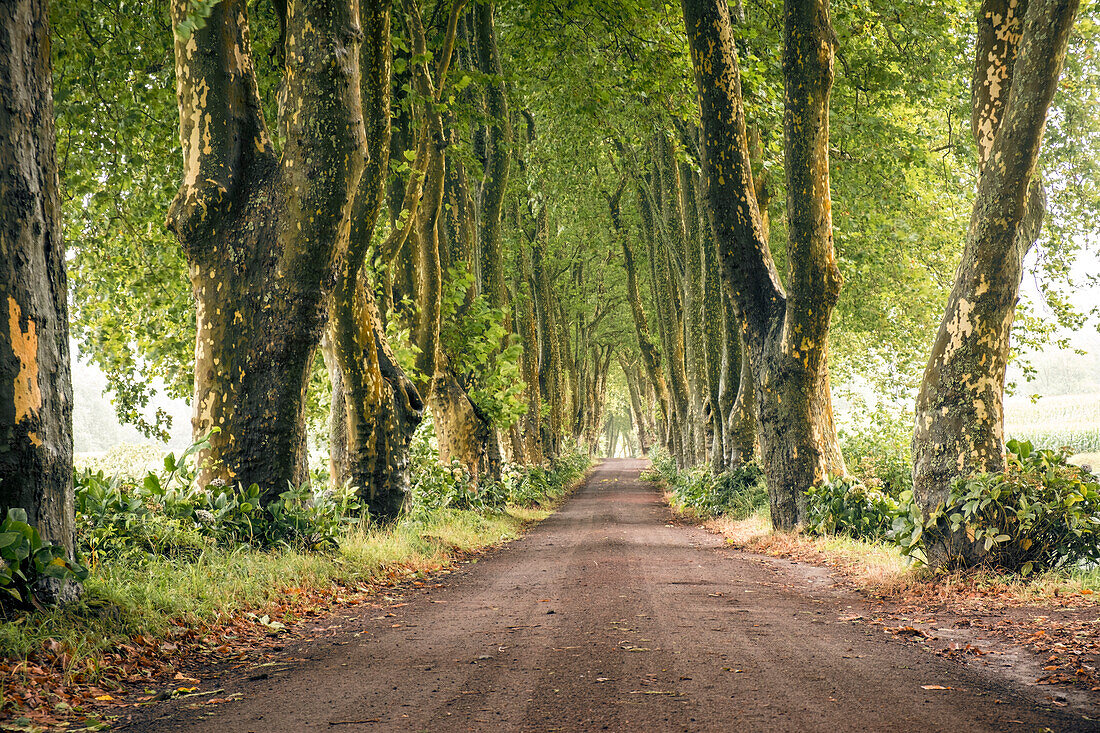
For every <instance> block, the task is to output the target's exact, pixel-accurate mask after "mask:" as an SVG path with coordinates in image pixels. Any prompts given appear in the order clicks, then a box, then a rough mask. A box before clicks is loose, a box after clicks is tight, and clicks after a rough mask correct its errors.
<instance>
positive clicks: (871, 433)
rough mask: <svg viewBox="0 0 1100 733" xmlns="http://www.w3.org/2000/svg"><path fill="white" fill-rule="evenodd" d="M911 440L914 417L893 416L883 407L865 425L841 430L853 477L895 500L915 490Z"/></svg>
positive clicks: (906, 414) (845, 455) (870, 416)
mask: <svg viewBox="0 0 1100 733" xmlns="http://www.w3.org/2000/svg"><path fill="white" fill-rule="evenodd" d="M912 437H913V418H912V414H909V413H905V414H901V415H899V414H894V413H892V412H889V411H887V410H886V409H884V408H880V409H879V410H878V411H876V412H873V413H871V414H870V415H869V417H868V421H867V423H866V424H865V425H863V426H861V427H858V428H854V429H853V428H849V429H842V430H840V431H839V439H840V447H841V451H842V452H843V453H844V462H845V463H846V464H847V466H848V470H849V471H851V472H852V475H853V476H854V477H855V478H857V479H858V480H859V482H860V483H862V484H863V485H864V486H866V487H868V488H871V489H882V490H883V491H884V492H886V493H887V494H889V495H890V496H892V497H894V498H895V499H896V498H898V497H900V496H901V493H902V492H903V491H908V490H909V489H912V488H913V465H912V452H911V450H910V446H909V443H910V440H911V439H912Z"/></svg>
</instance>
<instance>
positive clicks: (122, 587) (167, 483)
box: [0, 420, 589, 724]
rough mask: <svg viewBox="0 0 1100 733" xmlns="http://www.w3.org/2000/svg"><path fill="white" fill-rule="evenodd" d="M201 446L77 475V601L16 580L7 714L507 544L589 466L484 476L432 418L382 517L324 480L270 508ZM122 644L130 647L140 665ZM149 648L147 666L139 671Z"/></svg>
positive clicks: (3, 632) (90, 690)
mask: <svg viewBox="0 0 1100 733" xmlns="http://www.w3.org/2000/svg"><path fill="white" fill-rule="evenodd" d="M202 448H203V445H202V442H201V441H200V443H197V444H195V445H194V446H192V447H191V448H189V449H188V450H187V451H185V452H184V453H183V454H182V455H180V456H178V457H177V456H175V455H173V454H169V455H167V456H163V457H162V458H161V463H162V468H161V469H160V470H157V471H147V472H145V473H144V474H137V473H136V472H134V471H127V468H128V467H132V466H134V465H144V462H145V461H146V460H147V457H148V456H147V455H146V454H147V453H148V451H147V450H144V449H139V450H136V451H132V453H133V455H132V456H127V455H126V454H127V452H126V451H118V452H116V458H117V459H118V460H119V464H118V465H119V466H120V469H121V472H120V474H119V475H111V474H110V473H109V472H108V471H107V470H106V469H105V468H104V467H103V466H102V465H101V464H97V465H96V467H95V469H94V470H93V469H92V468H85V469H82V470H78V471H77V474H76V479H75V483H76V501H77V506H76V519H77V540H78V543H79V552H78V557H79V558H80V561H79V563H75V564H74V572H79V573H80V577H81V579H82V580H83V594H82V595H81V597H80V599H79V600H77V601H75V602H73V603H69V604H67V605H65V606H63V607H61V608H46V607H42V606H40V605H39V604H38V603H37V601H36V600H35V595H34V594H33V593H29V592H28V590H29V588H27V587H22V588H21V590H22V591H23V593H22V594H20V595H19V597H18V598H16V597H14V596H12V595H11V594H9V596H8V600H7V602H6V603H5V604H3V605H2V606H0V609H2V611H0V614H2V615H0V719H3V718H5V717H8V718H10V716H11V714H12V713H13V712H15V711H23V713H22V714H24V715H26V714H28V711H36V712H37V714H38V717H34V718H26V722H27V723H28V724H30V723H31V722H33V721H34V720H37V721H39V722H44V723H48V722H49V721H50V720H54V719H57V716H60V717H62V718H63V717H65V715H66V714H68V713H69V712H71V711H73V710H79V709H81V708H82V707H85V706H86V703H87V702H89V701H91V700H94V699H95V698H96V697H102V696H103V695H108V696H110V695H111V693H112V692H114V691H115V690H117V689H119V688H120V687H121V686H122V685H126V684H129V685H130V686H133V685H134V683H136V682H145V683H147V684H149V685H154V686H156V685H158V684H159V685H160V686H163V684H164V682H165V679H163V678H161V679H158V674H157V673H158V671H160V672H163V670H161V669H160V665H158V664H154V663H153V661H151V660H153V659H156V658H157V657H158V656H168V657H172V656H176V655H186V654H187V653H196V652H197V651H202V649H203V648H204V646H205V647H208V648H207V649H206V650H207V652H208V653H209V652H212V651H213V649H214V647H217V646H219V645H220V644H213V643H212V642H210V640H209V639H206V638H205V637H206V635H207V633H208V632H209V631H210V630H211V629H216V628H222V629H223V630H224V627H227V626H228V627H231V628H232V629H239V628H244V629H246V630H247V629H249V628H252V629H253V630H255V631H257V632H259V633H278V632H279V631H280V630H282V629H284V628H285V627H286V626H287V625H289V624H292V623H294V622H296V621H299V620H301V619H302V618H303V609H309V614H308V616H316V615H319V614H320V613H321V612H323V610H324V609H325V608H333V607H336V606H339V605H345V604H346V603H351V602H355V601H362V600H364V599H367V598H370V597H372V596H373V595H374V594H375V593H376V592H377V590H378V589H379V587H380V586H383V585H388V584H392V583H394V582H399V581H406V580H415V579H416V578H423V577H425V576H426V575H427V574H428V573H430V572H432V571H436V570H440V569H442V568H446V567H447V566H448V565H450V564H452V563H454V562H456V561H457V560H459V559H461V558H463V557H465V556H467V555H468V554H469V553H473V552H477V551H479V550H482V549H484V548H486V547H489V546H492V545H496V544H499V543H501V542H506V541H508V540H511V539H514V538H516V537H517V536H518V535H519V533H520V532H521V531H522V529H523V528H524V526H526V525H527V524H529V523H531V522H535V521H539V520H541V519H543V518H545V517H546V516H548V515H549V514H550V513H551V511H552V510H553V507H554V505H555V503H556V502H557V501H558V500H560V499H561V498H562V497H563V496H564V495H565V493H566V492H567V491H568V489H569V488H571V487H572V486H573V485H575V484H576V483H577V482H578V481H579V479H580V478H581V477H582V476H583V475H584V472H585V470H586V468H587V466H588V464H589V458H588V457H587V455H585V454H581V453H575V452H567V453H565V454H563V455H562V456H561V457H559V458H558V459H556V460H555V461H553V462H552V463H548V464H546V465H538V466H506V467H505V468H504V470H503V471H502V479H501V481H499V482H482V483H480V484H478V483H475V482H473V481H472V480H471V477H470V476H469V475H468V474H467V473H466V472H465V470H464V469H463V468H462V467H461V465H460V464H458V463H457V462H456V463H455V464H453V465H451V466H444V465H442V464H441V463H440V462H439V460H438V457H437V455H438V454H437V452H436V448H435V437H434V435H433V428H432V423H431V421H430V420H429V421H427V422H425V423H424V424H423V425H422V426H421V427H420V429H419V430H418V431H417V433H416V436H415V437H414V443H413V446H412V448H411V455H412V456H413V457H414V463H413V466H412V469H411V475H412V477H413V485H412V492H411V495H410V498H409V506H408V508H407V510H406V512H405V513H404V514H403V516H402V517H401V519H399V520H398V521H396V522H386V523H379V522H376V521H374V520H372V518H371V517H370V515H369V513H367V512H365V511H364V508H363V506H362V505H361V503H360V502H359V501H358V500H357V498H356V495H355V492H354V491H353V490H351V489H350V488H344V489H342V490H336V491H333V490H331V489H329V488H327V482H326V479H327V477H325V476H322V475H318V476H315V477H314V478H313V479H311V481H310V482H309V483H306V484H303V485H302V486H299V487H293V488H288V489H287V491H285V492H283V494H282V495H280V496H279V497H278V498H277V499H276V500H275V501H273V502H270V503H268V504H266V505H262V504H261V502H260V501H259V500H258V497H257V493H258V492H257V491H256V490H255V488H254V487H253V488H252V489H242V488H240V487H237V488H233V487H226V486H222V485H218V484H209V485H206V486H200V485H199V484H197V483H196V471H195V455H196V454H197V453H198V452H199V451H200V450H201V449H202ZM26 562H27V561H24V562H23V565H24V567H25V566H26ZM31 580H33V578H32V579H31ZM31 585H33V583H31ZM13 587H14V586H9V589H11V588H13ZM2 589H3V588H2V587H0V590H2ZM288 598H290V599H291V602H289V603H288V601H287V599H288ZM166 645H167V646H166ZM120 649H122V650H127V649H130V650H134V654H133V659H128V658H127V657H126V654H125V653H123V656H122V657H121V658H120V657H119V656H118V655H119V650H120ZM165 649H167V650H169V651H170V652H171V653H170V654H167V655H166V653H165ZM142 654H145V655H147V659H146V662H147V663H146V664H141V663H137V664H136V665H135V660H138V659H140V656H141V655H142ZM135 670H136V672H135ZM159 676H160V677H162V676H163V675H162V674H161V675H159ZM115 694H117V693H115ZM73 714H74V715H76V713H73ZM32 715H33V713H32ZM76 719H77V720H79V716H77V718H76Z"/></svg>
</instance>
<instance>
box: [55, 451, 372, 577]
mask: <svg viewBox="0 0 1100 733" xmlns="http://www.w3.org/2000/svg"><path fill="white" fill-rule="evenodd" d="M208 438H209V436H207V439H208ZM206 444H207V440H206V439H204V440H200V441H199V442H197V443H195V444H194V445H192V446H191V447H190V448H188V449H187V450H186V451H184V453H183V454H182V455H181V456H180V457H179V458H178V459H177V458H176V457H175V455H174V454H172V453H169V454H168V456H166V457H165V458H164V462H163V463H164V471H163V472H161V473H157V472H153V471H150V472H148V473H146V474H145V476H144V478H143V479H142V480H140V481H138V480H134V479H128V478H124V477H117V476H115V477H108V476H106V475H105V474H104V472H103V471H102V470H99V471H95V472H93V471H92V470H90V469H86V470H84V471H78V472H76V475H75V489H76V491H75V495H76V520H77V536H78V539H79V540H80V542H81V543H82V550H83V552H84V554H86V555H87V556H88V557H89V558H90V559H91V562H92V564H93V565H95V564H98V563H99V562H100V560H101V559H102V558H103V557H104V556H113V557H121V556H128V555H134V554H138V555H140V554H142V553H148V554H154V555H161V556H165V557H169V558H177V559H193V558H195V557H197V556H198V554H199V553H201V552H202V550H203V549H204V548H206V547H207V546H208V545H209V544H210V543H211V542H230V543H233V544H241V543H249V544H254V545H279V544H281V545H295V546H300V547H307V548H314V547H321V546H332V547H335V545H336V542H337V538H338V536H339V534H340V532H341V527H342V526H344V525H347V524H352V523H355V522H358V521H359V519H358V515H359V514H360V513H361V512H362V506H361V504H360V503H359V501H358V499H357V498H356V496H355V491H354V490H353V489H352V487H343V488H341V489H340V490H338V491H331V490H328V489H325V490H321V491H316V490H314V487H313V484H312V483H309V482H307V483H305V484H303V485H302V486H299V487H293V486H288V487H287V490H286V491H284V492H283V493H282V494H280V495H279V497H278V498H277V499H275V500H274V501H273V502H270V503H268V504H267V505H266V506H261V501H260V488H259V487H258V486H256V485H255V484H253V485H252V486H249V487H247V488H245V487H241V486H227V485H225V484H224V483H221V482H217V481H215V482H214V483H211V484H209V485H207V486H204V487H200V486H196V485H195V484H194V476H195V471H194V465H193V461H192V460H191V459H192V458H193V457H194V456H195V454H196V453H197V452H198V451H200V450H201V449H202V448H203V447H205V445H206Z"/></svg>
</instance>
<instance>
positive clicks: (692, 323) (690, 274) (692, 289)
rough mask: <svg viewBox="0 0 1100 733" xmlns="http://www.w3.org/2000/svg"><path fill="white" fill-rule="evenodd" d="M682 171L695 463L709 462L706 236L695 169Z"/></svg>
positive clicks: (681, 168) (684, 288) (686, 321)
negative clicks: (705, 306) (704, 241)
mask: <svg viewBox="0 0 1100 733" xmlns="http://www.w3.org/2000/svg"><path fill="white" fill-rule="evenodd" d="M677 168H678V170H679V173H680V175H679V179H680V182H681V185H680V191H681V195H680V200H681V202H682V204H681V207H680V208H681V209H682V211H683V217H684V222H685V224H686V235H687V236H686V237H685V239H684V272H683V281H682V282H683V284H682V286H681V291H682V292H683V299H684V334H685V338H684V341H685V344H684V347H685V348H684V364H685V366H686V367H687V375H688V387H689V389H690V390H691V428H692V438H693V441H694V446H695V464H701V463H703V462H704V461H706V459H707V439H706V429H707V422H708V421H707V416H706V401H707V389H708V382H707V371H706V337H705V331H704V328H703V309H704V305H705V303H704V298H705V290H704V288H705V283H704V277H705V273H704V270H703V234H702V231H701V227H700V226H699V212H698V210H697V209H696V203H697V201H696V195H695V186H694V184H693V181H692V174H691V169H690V168H689V167H688V166H687V164H686V163H681V164H679V165H678V166H677Z"/></svg>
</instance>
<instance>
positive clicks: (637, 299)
mask: <svg viewBox="0 0 1100 733" xmlns="http://www.w3.org/2000/svg"><path fill="white" fill-rule="evenodd" d="M622 192H623V187H622V186H620V187H619V189H618V191H616V193H615V194H614V195H613V196H611V197H609V198H608V201H607V204H608V207H609V209H610V212H611V227H612V233H613V235H614V236H615V238H617V239H618V240H619V245H620V246H621V247H622V251H623V269H624V270H626V299H627V302H628V303H629V304H630V315H631V318H632V319H633V321H634V332H635V333H636V334H637V336H638V350H639V351H641V353H642V364H644V365H645V370H646V373H647V374H648V375H649V380H650V381H651V382H652V383H653V385H654V387H655V389H656V392H657V401H658V403H659V404H660V406H661V414H662V415H663V416H664V419H665V423H666V424H668V422H669V415H671V413H672V406H671V399H672V398H671V397H670V396H669V393H668V383H667V382H666V381H665V374H664V370H663V369H662V368H661V352H660V350H659V349H658V348H657V344H655V343H654V342H653V336H652V334H651V332H650V330H649V320H648V319H647V318H646V313H645V309H644V308H643V307H642V293H641V289H640V288H639V287H638V267H637V265H636V264H635V260H634V249H633V247H632V246H631V244H630V241H629V240H628V239H627V235H626V232H625V231H624V229H623V224H622V215H621V213H620V208H619V204H620V201H621V196H622ZM664 442H667V438H666V439H665V440H663V441H662V443H664Z"/></svg>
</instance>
